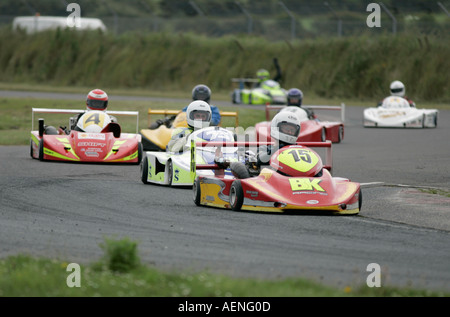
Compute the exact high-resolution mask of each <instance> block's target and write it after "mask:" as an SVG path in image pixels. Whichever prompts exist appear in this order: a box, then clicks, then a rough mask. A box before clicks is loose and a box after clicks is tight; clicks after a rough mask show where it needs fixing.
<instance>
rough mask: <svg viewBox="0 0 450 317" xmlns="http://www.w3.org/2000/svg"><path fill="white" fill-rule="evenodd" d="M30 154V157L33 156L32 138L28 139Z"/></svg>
mask: <svg viewBox="0 0 450 317" xmlns="http://www.w3.org/2000/svg"><path fill="white" fill-rule="evenodd" d="M30 156H31V158H34V157H33V140H31V141H30Z"/></svg>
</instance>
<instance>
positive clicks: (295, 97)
mask: <svg viewBox="0 0 450 317" xmlns="http://www.w3.org/2000/svg"><path fill="white" fill-rule="evenodd" d="M302 101H303V93H302V91H301V90H300V89H297V88H291V89H289V90H288V93H287V105H288V106H298V107H300V106H301V105H302Z"/></svg>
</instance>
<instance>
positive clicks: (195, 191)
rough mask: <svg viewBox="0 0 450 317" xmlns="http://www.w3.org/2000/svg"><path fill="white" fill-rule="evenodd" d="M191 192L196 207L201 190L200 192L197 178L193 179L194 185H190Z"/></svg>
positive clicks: (198, 203) (198, 204)
mask: <svg viewBox="0 0 450 317" xmlns="http://www.w3.org/2000/svg"><path fill="white" fill-rule="evenodd" d="M192 190H193V198H194V203H195V204H196V205H197V206H200V197H201V190H200V179H199V178H198V177H197V178H196V179H195V181H194V184H193V185H192Z"/></svg>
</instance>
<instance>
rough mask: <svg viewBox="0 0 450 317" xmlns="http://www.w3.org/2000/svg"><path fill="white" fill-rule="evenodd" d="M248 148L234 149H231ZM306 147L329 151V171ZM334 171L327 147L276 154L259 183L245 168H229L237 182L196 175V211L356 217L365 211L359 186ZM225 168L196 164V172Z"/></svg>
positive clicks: (302, 147) (287, 149) (317, 144)
mask: <svg viewBox="0 0 450 317" xmlns="http://www.w3.org/2000/svg"><path fill="white" fill-rule="evenodd" d="M197 145H201V143H197ZM209 145H211V143H210V144H209ZM221 145H222V146H225V144H221ZM247 145H248V144H246V143H238V142H235V143H230V146H247ZM307 146H309V147H327V164H328V165H323V163H322V159H321V157H320V156H319V155H318V153H317V152H315V151H313V150H312V149H311V148H309V147H307ZM328 151H329V152H328ZM331 165H332V162H331V142H329V141H327V142H303V143H299V144H297V145H291V146H287V147H283V148H281V149H279V150H278V151H277V152H276V153H274V154H273V156H272V158H271V164H270V168H263V169H262V170H261V172H260V174H259V175H258V176H255V177H249V174H246V173H245V171H244V169H245V166H244V167H243V166H242V163H241V162H231V163H229V168H230V169H231V171H232V173H233V175H235V177H234V178H224V177H221V176H206V175H201V174H198V175H197V176H196V178H195V181H194V185H193V200H194V203H195V204H196V205H198V206H200V205H203V206H209V207H217V208H225V209H232V210H235V211H239V210H248V211H257V212H290V211H309V212H311V211H312V212H317V213H323V214H325V213H327V212H331V213H333V214H339V215H344V214H358V213H359V211H360V210H361V205H362V195H361V187H360V184H359V183H355V182H351V181H350V180H349V179H347V178H341V177H333V176H331V173H330V170H331ZM224 166H226V164H217V163H216V164H212V165H211V164H210V165H208V164H206V165H201V164H197V165H196V166H193V169H194V170H198V169H200V170H201V169H204V168H208V169H211V168H216V169H221V168H223V167H224ZM274 167H277V168H274ZM281 168H282V169H281Z"/></svg>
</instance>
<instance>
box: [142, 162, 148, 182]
mask: <svg viewBox="0 0 450 317" xmlns="http://www.w3.org/2000/svg"><path fill="white" fill-rule="evenodd" d="M147 178H148V159H147V156H145V157H144V159H143V160H142V162H141V181H142V182H143V183H144V184H148V181H147Z"/></svg>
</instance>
